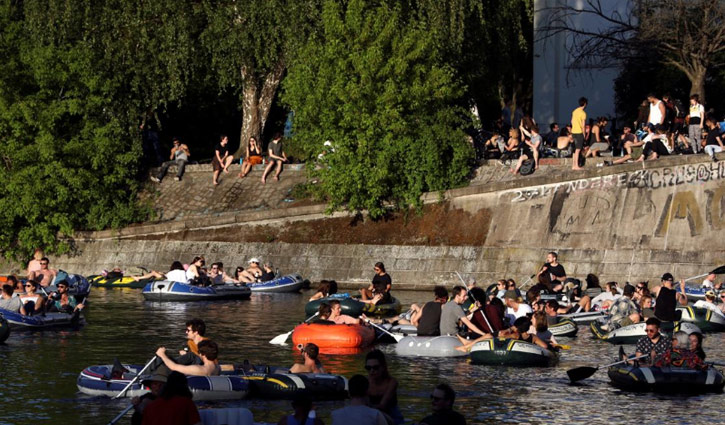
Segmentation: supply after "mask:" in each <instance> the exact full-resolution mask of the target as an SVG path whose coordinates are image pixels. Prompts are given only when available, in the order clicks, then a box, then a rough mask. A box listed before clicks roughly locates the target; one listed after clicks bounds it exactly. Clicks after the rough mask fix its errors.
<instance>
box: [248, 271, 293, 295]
mask: <svg viewBox="0 0 725 425" xmlns="http://www.w3.org/2000/svg"><path fill="white" fill-rule="evenodd" d="M303 285H304V279H302V276H300V275H299V274H290V275H287V276H280V277H278V278H276V279H272V280H268V281H267V282H258V283H247V286H248V287H249V289H251V290H252V292H297V291H299V290H300V289H302V286H303Z"/></svg>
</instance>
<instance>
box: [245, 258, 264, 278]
mask: <svg viewBox="0 0 725 425" xmlns="http://www.w3.org/2000/svg"><path fill="white" fill-rule="evenodd" d="M259 263H260V261H259V259H258V258H252V259H251V260H249V267H247V269H246V270H244V271H243V272H241V273H240V274H239V280H241V281H242V282H244V283H251V282H256V281H257V278H260V277H261V276H262V275H263V274H264V270H262V269H261V268H260V267H259Z"/></svg>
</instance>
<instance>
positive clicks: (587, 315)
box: [559, 311, 607, 325]
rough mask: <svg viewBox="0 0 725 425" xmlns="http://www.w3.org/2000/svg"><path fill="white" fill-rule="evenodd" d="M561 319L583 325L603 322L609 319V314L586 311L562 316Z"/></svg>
mask: <svg viewBox="0 0 725 425" xmlns="http://www.w3.org/2000/svg"><path fill="white" fill-rule="evenodd" d="M559 317H561V318H562V319H569V320H571V321H573V322H574V323H576V324H578V325H581V324H587V323H591V322H594V321H596V320H602V319H604V318H605V317H607V313H606V312H604V311H586V312H580V313H571V314H562V315H560V316H559Z"/></svg>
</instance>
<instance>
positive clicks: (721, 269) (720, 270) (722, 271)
mask: <svg viewBox="0 0 725 425" xmlns="http://www.w3.org/2000/svg"><path fill="white" fill-rule="evenodd" d="M710 273H714V274H725V266H720V267H718V268H716V269H714V270H712V271H711V272H709V273H705V274H700V275H697V276H692V277H688V278H686V279H685V282H687V281H689V280H692V279H697V278H699V277H705V276H707V275H709V274H710Z"/></svg>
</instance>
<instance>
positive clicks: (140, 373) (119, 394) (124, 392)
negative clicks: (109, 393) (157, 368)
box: [113, 355, 156, 399]
mask: <svg viewBox="0 0 725 425" xmlns="http://www.w3.org/2000/svg"><path fill="white" fill-rule="evenodd" d="M154 361H156V356H155V355H154V356H153V357H152V358H151V360H149V362H148V363H146V366H144V367H143V369H141V370H140V371H139V372H138V373H137V374H136V376H134V377H133V379H132V380H131V382H129V383H128V385H126V388H124V389H122V390H121V392H120V393H118V394H116V396H115V397H113V398H114V399H117V398H120V397H123V395H124V394H126V391H128V389H129V388H131V385H133V384H135V383H136V381H138V378H140V377H141V375H143V373H144V372H146V369H148V368H149V366H151V364H152V363H153V362H154Z"/></svg>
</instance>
